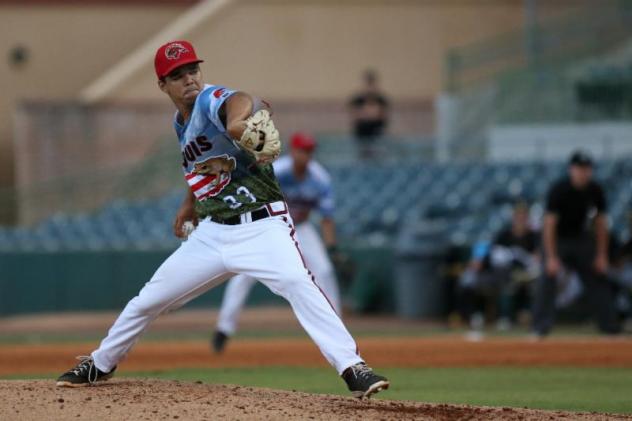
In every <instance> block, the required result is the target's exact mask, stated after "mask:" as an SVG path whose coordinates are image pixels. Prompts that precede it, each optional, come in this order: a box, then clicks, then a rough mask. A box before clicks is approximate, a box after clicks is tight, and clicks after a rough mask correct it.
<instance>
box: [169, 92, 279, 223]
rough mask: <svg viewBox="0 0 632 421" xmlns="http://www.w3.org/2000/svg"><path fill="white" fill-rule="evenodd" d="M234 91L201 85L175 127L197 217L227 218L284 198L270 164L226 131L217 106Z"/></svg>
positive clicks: (177, 118) (176, 118) (175, 118)
mask: <svg viewBox="0 0 632 421" xmlns="http://www.w3.org/2000/svg"><path fill="white" fill-rule="evenodd" d="M234 93H235V91H232V90H230V89H226V88H224V87H221V86H212V85H205V86H204V88H203V89H202V91H201V92H200V93H199V94H198V96H197V98H196V100H195V104H194V106H193V112H192V113H191V117H190V118H189V120H188V121H187V122H186V123H185V124H184V125H183V124H181V123H180V121H181V119H180V116H179V115H178V113H176V115H175V117H174V127H175V129H176V133H177V135H178V139H179V141H180V149H181V151H182V170H183V171H184V178H185V179H186V181H187V183H188V184H189V188H190V189H191V191H192V192H193V194H194V195H195V197H196V199H197V201H196V211H197V213H198V216H199V217H200V218H204V217H207V216H211V217H213V218H216V219H227V218H230V217H232V216H234V215H238V214H241V213H244V212H249V211H252V210H254V209H258V208H260V207H262V206H263V205H265V204H266V203H272V202H276V201H279V200H283V196H282V194H281V191H280V189H279V186H278V183H277V182H276V180H275V178H274V173H273V171H272V166H271V165H270V164H257V162H256V160H255V158H254V157H253V156H252V155H251V154H249V153H248V152H246V151H244V150H242V149H241V148H239V147H238V146H237V145H236V144H235V142H233V141H232V140H231V139H230V138H229V137H228V136H227V135H226V128H225V127H224V124H223V123H222V121H221V119H220V117H219V110H220V107H221V106H222V104H223V103H224V101H226V100H227V99H228V98H229V97H230V96H231V95H233V94H234Z"/></svg>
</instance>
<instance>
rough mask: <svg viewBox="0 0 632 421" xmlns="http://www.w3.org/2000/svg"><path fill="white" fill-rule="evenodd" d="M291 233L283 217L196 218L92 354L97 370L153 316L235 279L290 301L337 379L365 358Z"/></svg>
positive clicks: (113, 361)
mask: <svg viewBox="0 0 632 421" xmlns="http://www.w3.org/2000/svg"><path fill="white" fill-rule="evenodd" d="M275 204H276V203H275ZM275 210H276V209H275ZM294 235H295V229H294V226H293V223H292V220H291V218H290V217H289V215H287V214H284V215H280V216H273V217H269V218H265V219H261V220H258V221H255V222H251V223H246V224H240V225H221V224H217V223H214V222H211V221H209V220H203V221H201V222H200V224H199V225H198V227H197V228H196V229H195V231H193V233H192V234H191V235H190V236H189V239H188V240H187V241H185V242H184V243H182V245H181V246H180V247H179V248H178V249H177V250H176V251H175V252H174V253H173V254H172V255H171V256H169V257H168V258H167V260H165V262H164V263H163V264H162V265H161V266H160V267H159V268H158V270H157V271H156V273H155V274H154V276H153V277H152V278H151V280H150V281H149V282H148V283H147V284H145V286H144V287H143V288H142V289H141V291H140V292H139V294H138V295H137V296H136V297H134V298H133V299H132V300H131V301H130V302H129V303H128V304H127V306H126V307H125V309H123V312H122V313H121V314H120V315H119V317H118V319H117V320H116V321H115V322H114V325H113V326H112V327H111V328H110V330H109V332H108V335H107V336H106V337H105V339H103V341H102V342H101V345H100V346H99V348H98V349H97V350H95V351H94V352H93V353H92V357H93V359H94V363H95V365H96V367H97V368H98V369H99V370H101V371H104V372H109V371H110V370H112V368H113V367H114V366H115V365H117V364H118V363H119V362H120V361H121V360H122V359H123V358H124V357H125V355H126V354H127V353H128V352H129V350H130V349H131V348H132V346H133V345H134V343H135V342H136V341H137V340H138V339H139V337H140V335H141V334H142V333H143V331H144V330H145V329H146V328H147V327H148V326H149V324H150V323H151V322H152V321H153V320H154V319H155V318H156V317H158V316H159V315H160V314H162V313H165V312H168V311H170V310H174V309H176V308H178V307H180V306H182V305H184V304H185V303H186V302H188V301H190V300H192V299H193V298H195V297H197V296H199V295H200V294H202V293H204V292H205V291H208V290H209V289H211V288H213V287H215V286H217V285H219V284H220V283H221V282H223V281H225V280H226V279H228V278H230V277H232V276H234V275H236V274H245V275H248V276H250V277H253V278H256V279H259V280H260V281H261V282H263V283H264V284H265V285H266V286H267V287H268V288H269V289H270V290H272V291H273V292H274V293H276V294H279V295H281V296H282V297H284V298H285V299H287V300H288V301H289V302H290V305H291V306H292V309H293V310H294V313H295V314H296V317H297V318H298V320H299V322H300V323H301V325H302V326H303V328H304V329H305V330H306V331H307V333H308V334H309V336H310V337H311V338H312V340H313V341H314V342H316V345H317V346H318V347H319V348H320V351H321V352H322V354H323V355H324V356H325V358H326V359H327V361H329V363H330V364H331V365H332V366H333V367H334V368H335V369H336V370H337V371H338V373H339V374H342V372H343V371H344V370H345V369H346V368H348V367H349V366H351V365H353V364H357V363H358V362H361V361H363V360H362V358H361V357H360V356H359V355H358V353H357V346H356V343H355V341H354V340H353V338H352V337H351V335H350V334H349V332H348V331H347V329H346V328H345V326H344V324H343V323H342V321H341V320H340V318H339V317H338V316H337V315H336V313H335V312H334V310H333V308H332V307H331V305H330V304H329V302H328V301H327V299H326V298H325V296H324V295H323V293H322V292H321V290H320V289H319V288H318V286H317V285H316V284H315V283H314V282H313V281H312V276H311V275H310V273H309V271H308V270H307V268H306V267H305V264H304V262H303V259H302V257H301V254H300V251H299V249H298V243H297V242H296V240H295V237H294Z"/></svg>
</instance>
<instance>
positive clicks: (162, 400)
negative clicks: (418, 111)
mask: <svg viewBox="0 0 632 421" xmlns="http://www.w3.org/2000/svg"><path fill="white" fill-rule="evenodd" d="M0 414H2V419H3V420H7V421H9V420H20V421H27V420H81V419H108V420H123V419H125V420H178V419H180V420H192V421H195V420H214V419H230V420H233V419H239V420H261V419H265V420H278V419H301V420H305V419H310V420H350V419H362V420H412V419H414V420H442V421H443V420H445V421H448V420H465V419H467V420H495V419H503V420H558V419H559V420H630V419H632V417H629V416H625V415H606V414H596V413H577V412H572V413H569V412H561V411H539V410H531V409H517V408H489V407H472V406H464V405H440V404H422V403H418V402H410V401H382V400H362V401H360V400H358V399H354V398H346V397H341V396H332V395H317V394H307V393H301V392H287V391H279V390H272V389H261V388H253V387H241V386H229V385H209V384H199V383H190V382H179V381H160V380H136V379H115V380H112V381H110V382H107V383H102V384H99V385H98V386H94V387H84V388H78V389H61V388H56V387H55V386H54V383H53V382H51V381H45V380H32V381H26V380H13V381H0Z"/></svg>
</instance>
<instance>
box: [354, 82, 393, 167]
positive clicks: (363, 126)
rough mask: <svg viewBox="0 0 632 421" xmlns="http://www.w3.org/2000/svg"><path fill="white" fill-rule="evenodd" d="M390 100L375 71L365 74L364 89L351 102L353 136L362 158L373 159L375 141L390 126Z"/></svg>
mask: <svg viewBox="0 0 632 421" xmlns="http://www.w3.org/2000/svg"><path fill="white" fill-rule="evenodd" d="M388 107H389V104H388V100H387V99H386V96H384V94H383V93H382V92H381V90H380V88H379V87H378V80H377V74H376V73H375V72H374V71H373V70H367V71H366V72H365V73H364V88H363V89H362V91H361V92H358V93H357V94H355V95H354V96H353V97H352V98H351V101H350V102H349V108H350V111H351V118H352V121H353V134H354V136H355V139H356V142H357V143H358V148H359V152H360V157H361V158H371V157H372V156H373V155H375V152H374V150H373V147H374V143H375V140H376V139H377V138H378V137H380V136H381V135H382V134H383V133H384V129H385V128H386V126H387V124H388Z"/></svg>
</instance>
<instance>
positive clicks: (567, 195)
mask: <svg viewBox="0 0 632 421" xmlns="http://www.w3.org/2000/svg"><path fill="white" fill-rule="evenodd" d="M592 175H593V163H592V160H591V158H590V156H588V155H587V154H585V153H584V152H575V153H574V154H573V155H572V156H571V159H570V162H569V166H568V176H567V177H564V178H562V179H561V180H559V181H557V182H556V183H555V184H553V186H552V187H551V188H550V190H549V192H548V195H547V203H546V214H545V216H544V227H543V232H542V240H543V248H544V271H543V274H542V276H541V277H540V278H539V279H538V280H537V282H536V286H535V296H534V308H533V325H534V326H533V327H534V330H535V334H536V335H538V336H545V335H546V334H548V333H549V332H550V330H551V328H552V327H553V321H554V317H555V296H556V278H557V276H558V274H559V272H560V271H561V270H562V269H563V268H566V269H568V270H574V271H576V272H577V274H578V275H579V278H580V279H581V281H582V283H583V285H584V291H585V292H586V294H587V295H588V298H589V301H590V305H591V307H592V310H593V312H594V315H595V316H596V319H597V324H598V326H599V330H600V331H601V332H603V333H609V334H613V333H618V332H619V331H620V326H619V322H618V319H617V313H616V308H615V301H614V291H613V289H612V286H611V285H610V283H609V282H608V279H607V277H606V272H607V270H608V227H607V220H606V198H605V195H604V191H603V189H602V188H601V186H600V185H599V184H598V183H596V182H595V181H593V180H592Z"/></svg>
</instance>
